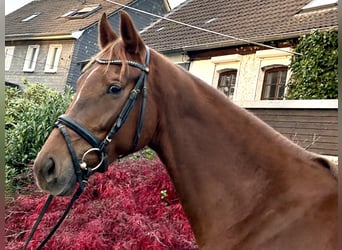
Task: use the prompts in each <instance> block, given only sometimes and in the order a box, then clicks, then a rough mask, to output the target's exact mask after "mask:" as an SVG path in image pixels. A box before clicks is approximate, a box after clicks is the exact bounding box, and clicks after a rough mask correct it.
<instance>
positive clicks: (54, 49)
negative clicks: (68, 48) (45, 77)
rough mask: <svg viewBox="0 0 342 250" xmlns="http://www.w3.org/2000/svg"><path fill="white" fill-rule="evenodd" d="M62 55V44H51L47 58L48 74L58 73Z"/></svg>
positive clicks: (46, 67) (46, 68)
mask: <svg viewBox="0 0 342 250" xmlns="http://www.w3.org/2000/svg"><path fill="white" fill-rule="evenodd" d="M61 53H62V45H61V44H50V46H49V51H48V55H47V58H46V63H45V69H44V71H45V72H46V73H56V72H57V68H58V63H59V59H60V57H61Z"/></svg>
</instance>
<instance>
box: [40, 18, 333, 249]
mask: <svg viewBox="0 0 342 250" xmlns="http://www.w3.org/2000/svg"><path fill="white" fill-rule="evenodd" d="M120 33H121V36H120V37H119V36H117V35H116V33H115V32H114V31H113V29H112V28H111V27H110V25H109V23H108V21H107V18H106V15H105V14H104V15H103V16H102V18H101V20H100V22H99V38H98V39H99V46H100V49H101V51H100V52H99V53H98V54H97V55H96V56H95V57H94V59H93V60H92V62H91V63H90V64H89V65H88V67H87V69H86V70H85V71H84V73H83V74H82V75H81V77H80V78H79V80H78V83H77V91H76V93H75V97H74V100H73V101H72V103H71V104H70V106H69V108H68V109H67V111H66V114H65V115H63V116H62V117H61V118H60V119H59V120H58V122H57V128H56V129H54V130H53V131H52V132H51V134H50V136H49V138H48V139H47V141H46V143H45V144H44V146H43V147H42V149H41V151H40V153H39V155H38V156H37V159H36V160H35V163H34V173H35V176H36V180H37V183H38V185H39V187H40V188H41V189H42V190H44V191H45V192H48V193H50V194H53V195H70V194H71V193H72V192H73V190H74V189H75V187H76V184H77V182H78V181H81V182H82V179H81V180H80V179H79V173H76V172H77V170H76V171H75V170H74V168H78V172H80V171H81V172H82V171H87V169H88V170H89V169H90V170H91V172H94V171H100V172H103V171H105V170H106V164H107V165H108V163H111V162H113V161H115V160H116V159H118V157H120V156H121V155H126V154H129V153H131V152H133V151H137V150H140V149H142V148H143V147H145V146H146V145H148V146H149V147H151V148H152V149H153V150H155V151H156V152H157V154H158V156H159V157H160V159H161V161H162V162H163V163H164V165H165V167H166V169H167V171H168V173H169V175H170V176H171V179H172V181H173V183H174V186H175V188H176V190H177V192H178V195H179V197H180V200H181V203H182V206H183V208H184V211H185V213H186V215H187V217H188V219H189V222H190V224H191V227H192V230H193V232H194V235H195V238H196V241H197V243H198V246H199V247H200V248H201V249H209V250H213V249H225V250H226V249H237V250H242V249H258V250H259V249H263V250H266V249H272V250H275V249H277V250H280V249H286V250H289V249H291V250H294V249H305V250H308V249H310V250H314V249H317V250H323V249H336V247H337V246H336V245H337V225H336V224H337V179H336V178H335V177H334V176H333V175H332V174H331V172H330V170H329V168H330V167H331V166H332V164H331V163H330V162H328V161H327V160H325V159H324V158H322V157H320V156H318V155H315V154H313V153H310V152H307V151H305V150H304V149H302V148H301V147H299V146H297V145H296V144H294V143H292V142H291V141H289V140H288V139H286V138H285V137H284V136H282V135H281V134H279V133H278V132H276V131H275V130H273V129H272V128H271V127H269V126H268V125H266V124H265V123H264V122H262V121H261V120H260V119H258V118H257V117H255V116H254V115H252V114H251V113H249V112H248V111H246V110H244V109H242V108H240V107H238V106H237V105H235V104H233V103H232V102H231V101H230V100H229V99H227V98H226V97H225V96H224V95H222V94H221V93H219V92H218V91H217V90H215V89H214V88H212V87H211V86H209V85H208V84H206V83H205V82H203V81H202V80H200V79H198V78H197V77H195V76H193V75H192V74H190V73H188V72H186V71H185V70H183V69H182V68H181V67H179V66H176V65H174V64H173V63H172V62H170V61H169V60H168V59H167V58H165V57H164V56H162V55H161V54H159V53H158V52H156V51H155V50H153V49H149V48H148V47H147V46H145V44H144V42H143V40H142V39H141V37H140V35H139V33H138V32H137V31H136V29H135V27H134V24H133V23H132V20H131V18H130V17H129V16H128V15H127V14H126V13H125V12H122V13H121V19H120ZM138 85H139V86H138ZM137 86H138V87H137ZM132 89H133V90H132ZM130 100H133V101H130ZM128 102H129V103H130V104H127V103H128ZM123 110H124V111H123ZM113 124H114V125H113ZM62 128H63V129H64V132H65V133H66V134H67V137H68V138H69V139H68V140H67V139H66V138H65V136H66V135H65V133H61V129H62ZM80 130H81V131H80ZM109 131H110V132H109ZM97 144H99V145H100V146H99V148H100V149H99V148H98V147H97V146H96V145H97ZM132 144H133V146H132ZM70 148H71V149H70ZM89 149H90V150H89ZM71 151H73V153H72V152H71ZM80 162H81V163H80ZM75 165H76V166H77V167H75ZM102 165H105V166H102Z"/></svg>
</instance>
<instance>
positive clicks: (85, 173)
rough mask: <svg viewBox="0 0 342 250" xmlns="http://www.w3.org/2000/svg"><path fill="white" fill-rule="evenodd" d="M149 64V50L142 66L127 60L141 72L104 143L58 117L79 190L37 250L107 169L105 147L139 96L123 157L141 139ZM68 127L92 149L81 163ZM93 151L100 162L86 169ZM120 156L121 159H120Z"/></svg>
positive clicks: (114, 62)
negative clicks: (91, 180)
mask: <svg viewBox="0 0 342 250" xmlns="http://www.w3.org/2000/svg"><path fill="white" fill-rule="evenodd" d="M149 62H150V49H149V48H148V47H147V46H146V58H145V63H144V65H142V64H140V63H138V62H134V61H130V60H128V61H126V63H127V64H128V65H129V66H132V67H135V68H138V69H140V70H141V74H140V77H139V78H138V80H137V82H136V84H135V86H134V88H133V89H132V90H131V92H130V95H129V97H128V99H127V100H126V102H125V104H124V106H123V108H122V110H121V112H120V113H119V115H118V117H117V118H116V121H115V122H114V124H113V126H112V128H111V129H110V131H109V132H108V134H107V135H106V137H105V138H104V139H103V140H99V139H98V138H97V137H96V136H95V135H94V134H93V133H92V132H90V131H89V130H88V129H87V128H86V127H84V126H82V125H81V124H80V123H78V122H76V121H75V120H74V119H73V118H71V117H70V116H68V115H65V114H64V115H61V116H59V117H58V119H57V121H56V123H55V127H56V128H58V129H59V130H60V132H61V134H62V135H63V137H64V140H65V142H66V145H67V148H68V151H69V154H70V156H71V160H72V164H73V167H74V171H75V175H76V178H77V182H78V183H79V187H78V189H77V190H76V192H75V193H74V195H73V197H72V198H71V200H70V202H69V204H68V206H67V208H66V210H65V211H64V213H63V215H62V216H61V217H60V218H59V220H58V221H57V223H56V225H55V226H54V227H53V229H52V230H51V231H50V233H49V234H48V235H47V236H46V237H45V239H44V240H43V241H42V242H41V243H40V245H39V246H38V247H37V249H41V248H42V247H43V246H44V245H45V244H46V242H47V241H48V240H49V239H50V238H51V236H52V235H53V234H54V232H55V231H56V230H57V228H58V227H59V225H60V224H61V223H62V222H63V220H64V219H65V217H66V216H67V214H68V213H69V211H70V209H71V207H72V205H73V204H74V202H75V201H76V200H77V199H78V197H79V196H80V195H81V193H82V192H83V191H84V189H85V186H86V184H87V182H88V178H89V177H90V176H91V175H92V174H93V173H95V172H101V173H104V172H105V171H106V170H107V169H108V155H107V146H108V144H109V143H110V142H111V141H112V138H113V137H114V136H115V135H116V134H117V133H118V131H119V130H120V128H121V127H122V125H123V124H124V123H125V121H126V120H127V117H128V115H129V114H130V112H131V110H132V108H133V106H134V104H135V102H136V100H137V97H138V95H139V94H140V93H141V94H142V103H141V106H140V112H139V117H138V122H137V130H136V133H135V136H134V139H133V142H132V146H131V148H130V150H129V151H128V153H127V154H125V155H124V156H126V155H128V154H130V153H132V152H133V151H134V150H135V148H136V146H137V144H138V141H139V139H140V136H141V130H142V125H143V118H144V111H145V106H146V99H147V80H146V78H147V74H148V72H149ZM95 63H99V64H107V65H119V66H121V65H122V64H123V63H124V62H123V61H122V60H107V59H99V58H98V59H95ZM67 128H69V129H71V130H73V131H74V132H76V133H77V134H78V135H79V136H80V137H81V138H82V139H84V140H85V141H87V142H88V143H89V144H90V145H91V147H92V148H90V149H88V150H87V151H86V152H84V154H83V156H82V158H81V160H79V158H78V157H77V154H76V151H75V149H74V147H73V145H72V142H71V138H70V135H69V133H68V131H67ZM91 152H96V153H97V154H98V157H99V159H100V161H99V163H98V164H97V165H96V166H95V167H92V168H90V167H88V166H87V163H86V162H85V158H86V156H87V155H88V154H89V153H91ZM121 157H123V156H121ZM52 198H53V195H49V196H48V199H47V200H46V202H45V205H44V207H43V209H42V211H41V213H40V214H39V216H38V218H37V220H36V222H35V224H34V225H33V227H32V230H31V232H30V235H29V236H28V238H27V240H26V242H25V245H24V247H23V249H26V248H27V246H28V243H29V242H30V240H31V239H32V237H33V234H34V232H35V231H36V229H37V227H38V225H39V223H40V221H41V220H42V217H43V215H44V214H45V212H46V210H47V208H48V207H49V205H50V203H51V201H52Z"/></svg>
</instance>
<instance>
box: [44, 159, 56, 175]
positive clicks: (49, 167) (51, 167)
mask: <svg viewBox="0 0 342 250" xmlns="http://www.w3.org/2000/svg"><path fill="white" fill-rule="evenodd" d="M45 167H46V178H47V180H48V179H49V178H52V177H53V175H54V174H55V170H56V165H55V161H54V160H53V159H52V158H49V160H48V161H47V163H46V166H45Z"/></svg>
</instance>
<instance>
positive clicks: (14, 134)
mask: <svg viewBox="0 0 342 250" xmlns="http://www.w3.org/2000/svg"><path fill="white" fill-rule="evenodd" d="M71 98H72V93H71V89H69V88H67V89H66V92H65V93H64V94H63V93H61V92H58V91H56V90H53V89H50V88H48V87H46V86H44V85H43V84H39V83H27V84H26V88H25V89H24V90H19V89H16V88H11V87H6V88H5V151H6V152H5V160H6V168H5V169H6V171H5V173H6V190H7V191H13V190H14V191H15V189H16V188H17V187H18V185H20V183H21V182H22V181H26V180H27V176H28V175H29V173H30V171H29V165H30V164H32V162H33V160H34V159H35V157H36V155H37V153H38V152H39V150H40V148H41V147H42V145H43V144H44V142H45V140H46V138H47V136H48V135H49V134H50V132H51V130H52V128H53V125H54V122H55V121H56V119H57V117H58V116H59V115H60V114H63V113H64V112H65V110H66V108H67V107H68V105H69V104H70V102H71Z"/></svg>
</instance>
